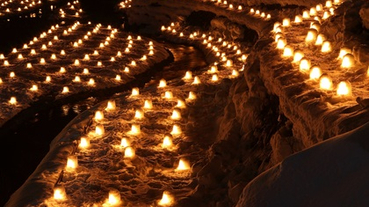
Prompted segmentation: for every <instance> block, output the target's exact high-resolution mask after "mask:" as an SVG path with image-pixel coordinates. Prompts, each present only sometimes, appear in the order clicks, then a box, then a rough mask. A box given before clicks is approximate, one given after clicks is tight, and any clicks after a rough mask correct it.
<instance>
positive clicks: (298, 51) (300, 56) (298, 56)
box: [293, 50, 304, 62]
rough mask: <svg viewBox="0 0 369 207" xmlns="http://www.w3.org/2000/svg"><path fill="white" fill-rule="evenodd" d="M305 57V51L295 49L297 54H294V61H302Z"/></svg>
mask: <svg viewBox="0 0 369 207" xmlns="http://www.w3.org/2000/svg"><path fill="white" fill-rule="evenodd" d="M303 57H304V53H302V51H301V50H295V54H294V55H293V62H300V60H301V59H302V58H303Z"/></svg>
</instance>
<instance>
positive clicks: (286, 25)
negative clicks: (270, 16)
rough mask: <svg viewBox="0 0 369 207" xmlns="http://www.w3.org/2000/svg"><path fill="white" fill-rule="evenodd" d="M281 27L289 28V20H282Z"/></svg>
mask: <svg viewBox="0 0 369 207" xmlns="http://www.w3.org/2000/svg"><path fill="white" fill-rule="evenodd" d="M282 26H283V27H289V26H291V20H290V18H284V19H283V21H282Z"/></svg>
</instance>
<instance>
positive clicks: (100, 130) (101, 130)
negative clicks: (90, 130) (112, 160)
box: [95, 125, 105, 136]
mask: <svg viewBox="0 0 369 207" xmlns="http://www.w3.org/2000/svg"><path fill="white" fill-rule="evenodd" d="M104 133H105V129H104V126H103V125H97V126H96V127H95V135H96V136H102V135H104Z"/></svg>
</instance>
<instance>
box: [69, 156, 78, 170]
mask: <svg viewBox="0 0 369 207" xmlns="http://www.w3.org/2000/svg"><path fill="white" fill-rule="evenodd" d="M77 167H78V159H77V157H76V156H73V155H71V156H69V157H68V159H67V166H66V170H67V171H74V170H75V169H76V168H77Z"/></svg>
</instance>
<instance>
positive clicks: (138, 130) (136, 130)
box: [129, 124, 141, 135]
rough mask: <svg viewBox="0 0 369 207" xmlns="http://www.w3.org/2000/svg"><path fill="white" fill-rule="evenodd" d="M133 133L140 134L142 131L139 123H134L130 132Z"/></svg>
mask: <svg viewBox="0 0 369 207" xmlns="http://www.w3.org/2000/svg"><path fill="white" fill-rule="evenodd" d="M129 133H130V134H132V135H139V134H140V133H141V127H140V125H138V124H132V126H131V131H130V132H129Z"/></svg>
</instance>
